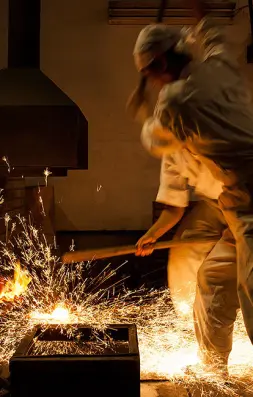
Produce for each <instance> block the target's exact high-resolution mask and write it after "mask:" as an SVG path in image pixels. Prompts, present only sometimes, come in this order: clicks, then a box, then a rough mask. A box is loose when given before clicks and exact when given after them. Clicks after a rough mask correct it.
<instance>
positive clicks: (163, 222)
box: [149, 207, 184, 240]
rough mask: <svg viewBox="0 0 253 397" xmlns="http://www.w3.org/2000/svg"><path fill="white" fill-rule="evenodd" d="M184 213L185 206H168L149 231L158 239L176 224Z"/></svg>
mask: <svg viewBox="0 0 253 397" xmlns="http://www.w3.org/2000/svg"><path fill="white" fill-rule="evenodd" d="M183 214H184V208H181V207H168V208H167V209H165V210H163V211H162V213H161V215H160V217H159V218H158V220H157V221H156V222H155V223H154V225H153V226H152V227H151V228H150V229H149V233H150V234H151V235H153V236H154V238H155V239H156V240H157V239H158V238H160V237H161V236H163V235H164V234H165V233H166V232H167V231H168V230H170V229H171V228H172V227H173V226H175V225H176V224H177V223H178V222H179V221H180V219H181V218H182V216H183Z"/></svg>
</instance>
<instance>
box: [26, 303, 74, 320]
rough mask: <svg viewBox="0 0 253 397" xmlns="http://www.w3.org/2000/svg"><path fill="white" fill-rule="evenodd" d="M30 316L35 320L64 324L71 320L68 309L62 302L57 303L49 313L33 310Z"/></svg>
mask: <svg viewBox="0 0 253 397" xmlns="http://www.w3.org/2000/svg"><path fill="white" fill-rule="evenodd" d="M30 317H31V318H32V319H33V320H35V321H38V320H40V321H41V322H46V323H57V324H66V323H69V322H71V316H70V311H69V309H68V308H67V307H66V306H65V304H64V303H59V304H57V305H56V306H55V308H54V310H53V311H52V312H51V313H43V312H39V311H34V312H32V313H31V314H30Z"/></svg>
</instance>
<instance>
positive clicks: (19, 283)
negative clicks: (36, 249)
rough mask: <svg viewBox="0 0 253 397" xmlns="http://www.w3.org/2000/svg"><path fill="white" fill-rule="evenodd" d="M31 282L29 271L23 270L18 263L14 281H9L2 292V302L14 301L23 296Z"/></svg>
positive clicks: (0, 297)
mask: <svg viewBox="0 0 253 397" xmlns="http://www.w3.org/2000/svg"><path fill="white" fill-rule="evenodd" d="M30 281H31V277H30V276H29V275H28V273H27V271H25V270H23V269H22V268H21V266H20V263H19V262H17V263H16V264H15V268H14V277H13V280H8V281H7V282H6V284H5V285H4V286H3V289H2V290H1V291H0V302H1V301H7V302H10V301H13V300H14V299H15V298H16V297H17V296H20V295H22V294H23V293H24V292H25V291H26V290H27V287H28V284H29V283H30Z"/></svg>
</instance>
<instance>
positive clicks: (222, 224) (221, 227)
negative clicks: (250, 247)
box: [168, 200, 240, 363]
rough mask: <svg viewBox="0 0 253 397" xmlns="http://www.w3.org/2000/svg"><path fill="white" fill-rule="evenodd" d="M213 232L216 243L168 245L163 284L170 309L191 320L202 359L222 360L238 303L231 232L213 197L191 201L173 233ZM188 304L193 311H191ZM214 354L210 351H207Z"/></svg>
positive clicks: (201, 234)
mask: <svg viewBox="0 0 253 397" xmlns="http://www.w3.org/2000/svg"><path fill="white" fill-rule="evenodd" d="M208 237H215V238H217V243H207V244H205V245H203V244H201V245H190V246H185V247H183V246H180V247H179V248H172V249H171V250H170V256H169V263H168V284H169V288H170V291H171V297H172V301H173V304H174V307H175V310H176V312H177V314H178V316H180V318H182V319H184V320H185V322H184V323H185V325H188V324H189V323H193V321H192V317H194V328H195V333H196V337H197V340H198V343H199V346H200V351H201V352H202V353H203V356H205V357H204V358H205V360H208V358H211V360H212V361H213V359H214V358H217V360H219V361H221V362H222V363H226V362H227V359H228V356H229V353H230V351H231V349H232V335H233V325H234V322H235V319H236V315H237V311H238V309H239V306H240V305H239V300H238V293H237V264H236V247H235V242H234V238H233V236H232V234H231V232H230V229H228V225H227V222H226V219H225V217H224V215H223V212H222V211H221V209H220V208H219V205H218V202H216V201H214V200H210V201H199V202H196V204H195V205H194V207H193V209H192V210H191V211H190V212H189V213H188V214H187V215H186V216H185V217H184V218H183V220H182V222H181V223H180V225H179V227H178V229H177V232H176V235H175V239H178V238H180V239H181V238H183V239H186V238H196V239H198V238H208ZM192 306H193V312H194V316H192ZM213 356H214V357H213Z"/></svg>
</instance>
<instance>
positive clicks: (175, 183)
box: [156, 155, 190, 207]
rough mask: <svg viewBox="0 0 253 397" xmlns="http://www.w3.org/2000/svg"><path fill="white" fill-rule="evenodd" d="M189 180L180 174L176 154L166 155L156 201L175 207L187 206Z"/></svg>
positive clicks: (163, 160)
mask: <svg viewBox="0 0 253 397" xmlns="http://www.w3.org/2000/svg"><path fill="white" fill-rule="evenodd" d="M187 182H188V181H187V179H186V178H184V177H183V176H182V175H180V172H179V169H178V165H177V162H176V161H175V158H174V156H173V155H171V156H164V157H163V159H162V164H161V175H160V187H159V190H158V194H157V197H156V201H157V202H159V203H162V204H166V205H171V206H174V207H187V206H188V203H189V195H190V192H189V188H188V183H187Z"/></svg>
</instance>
